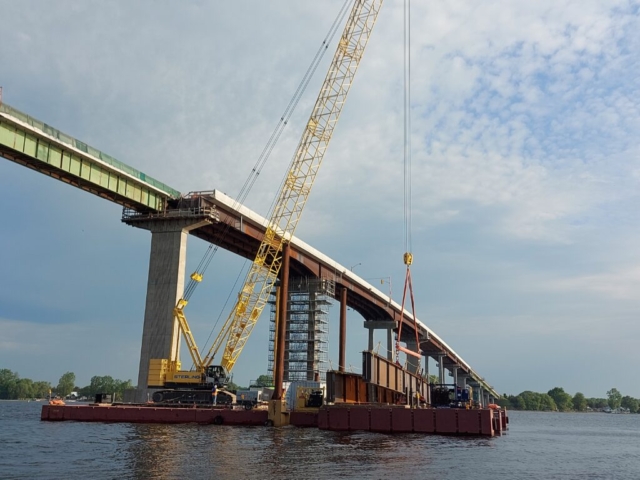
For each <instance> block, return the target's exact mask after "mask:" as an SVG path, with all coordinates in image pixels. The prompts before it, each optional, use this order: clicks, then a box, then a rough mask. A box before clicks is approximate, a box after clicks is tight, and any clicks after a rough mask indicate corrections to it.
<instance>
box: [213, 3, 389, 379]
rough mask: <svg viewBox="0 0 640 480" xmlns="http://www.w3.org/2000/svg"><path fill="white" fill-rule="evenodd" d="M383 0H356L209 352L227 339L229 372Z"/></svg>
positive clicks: (266, 292) (272, 278)
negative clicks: (258, 241) (242, 280)
mask: <svg viewBox="0 0 640 480" xmlns="http://www.w3.org/2000/svg"><path fill="white" fill-rule="evenodd" d="M382 1H383V0H355V1H354V2H353V7H352V9H351V13H350V14H349V18H348V19H347V22H346V25H345V28H344V31H343V34H342V37H341V39H340V42H339V44H338V48H337V49H336V52H335V55H334V57H333V61H332V63H331V66H330V67H329V71H328V72H327V76H326V77H325V81H324V83H323V85H322V87H321V88H320V93H319V94H318V98H317V99H316V103H315V105H314V107H313V110H312V113H311V116H310V118H309V121H308V122H307V125H306V128H305V131H304V133H303V134H302V138H301V139H300V143H299V144H298V148H297V150H296V153H295V155H294V157H293V159H292V162H291V166H290V168H289V170H288V172H287V176H286V178H285V180H284V181H283V183H282V185H281V189H280V192H279V194H278V196H277V201H276V203H275V204H274V208H273V209H272V213H271V215H270V219H269V223H268V225H267V229H266V232H265V235H264V238H263V240H262V243H261V244H260V248H259V249H258V253H257V255H256V258H255V259H254V262H253V265H252V266H251V269H250V270H249V273H248V274H247V278H246V280H245V284H244V286H243V287H242V289H241V291H240V293H239V295H238V300H237V302H236V305H235V306H234V308H233V310H232V312H231V314H230V315H229V317H227V320H226V321H225V324H224V325H223V327H222V328H221V330H220V334H219V335H218V337H217V338H216V339H215V340H214V343H213V345H212V346H211V349H210V350H209V353H208V354H207V356H206V357H205V365H210V363H211V362H212V360H213V358H214V357H215V354H216V352H217V351H218V349H219V348H220V347H221V346H222V344H225V348H224V352H223V356H222V361H221V364H222V367H223V368H225V369H226V370H227V372H230V371H231V369H232V368H233V366H234V365H235V363H236V361H237V359H238V356H239V355H240V353H241V352H242V350H243V348H244V346H245V345H246V342H247V340H248V338H249V336H250V334H251V332H252V330H253V327H254V326H255V324H256V322H257V320H258V318H259V317H260V314H261V313H262V310H263V309H264V307H265V306H266V304H267V300H268V297H269V296H270V295H271V292H272V289H273V287H274V286H275V283H276V280H277V277H278V273H279V272H280V267H281V266H282V250H283V247H284V244H285V243H287V242H289V241H290V239H291V238H292V237H293V234H294V232H295V228H296V226H297V224H298V221H299V220H300V216H301V214H302V210H303V209H304V206H305V205H306V201H307V198H308V196H309V194H310V192H311V188H312V186H313V182H314V181H315V178H316V174H317V172H318V170H319V168H320V165H321V163H322V159H323V158H324V154H325V152H326V149H327V146H328V144H329V141H330V140H331V136H332V134H333V130H334V128H335V125H336V123H337V121H338V118H339V116H340V113H341V112H342V108H343V106H344V103H345V99H346V97H347V94H348V92H349V90H350V88H351V85H352V83H353V78H354V76H355V72H356V70H357V68H358V65H359V63H360V59H361V58H362V54H363V53H364V50H365V47H366V45H367V42H368V40H369V38H370V35H371V31H372V29H373V26H374V24H375V21H376V19H377V16H378V12H379V11H380V7H381V6H382Z"/></svg>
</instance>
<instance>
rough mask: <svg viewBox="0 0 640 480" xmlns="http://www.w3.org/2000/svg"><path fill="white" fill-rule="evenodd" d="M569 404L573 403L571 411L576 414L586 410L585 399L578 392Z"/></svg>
mask: <svg viewBox="0 0 640 480" xmlns="http://www.w3.org/2000/svg"><path fill="white" fill-rule="evenodd" d="M571 403H573V409H574V410H575V411H576V412H584V411H585V410H586V409H587V399H586V398H585V397H584V395H583V394H582V393H580V392H578V393H576V394H575V395H574V396H573V399H572V401H571Z"/></svg>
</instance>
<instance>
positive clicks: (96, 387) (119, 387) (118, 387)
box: [78, 375, 133, 402]
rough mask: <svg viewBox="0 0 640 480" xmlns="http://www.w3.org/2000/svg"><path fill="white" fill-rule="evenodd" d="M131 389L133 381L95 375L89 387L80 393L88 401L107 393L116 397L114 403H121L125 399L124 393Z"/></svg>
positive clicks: (82, 389)
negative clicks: (99, 394) (97, 394)
mask: <svg viewBox="0 0 640 480" xmlns="http://www.w3.org/2000/svg"><path fill="white" fill-rule="evenodd" d="M130 388H133V385H132V384H131V380H127V381H124V380H118V379H117V378H116V379H114V378H113V377H111V376H109V375H105V376H103V377H101V376H98V375H95V376H93V377H91V381H90V383H89V385H87V386H86V387H83V388H81V389H80V391H79V392H78V393H79V394H80V396H81V397H87V398H88V399H93V398H94V397H95V396H96V393H107V394H109V395H115V397H114V398H113V401H114V402H119V401H122V399H123V398H124V392H125V391H126V390H129V389H130Z"/></svg>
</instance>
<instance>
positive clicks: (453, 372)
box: [449, 366, 458, 386]
mask: <svg viewBox="0 0 640 480" xmlns="http://www.w3.org/2000/svg"><path fill="white" fill-rule="evenodd" d="M449 371H450V372H451V378H453V384H454V385H456V386H458V367H457V366H453V367H451V368H450V369H449Z"/></svg>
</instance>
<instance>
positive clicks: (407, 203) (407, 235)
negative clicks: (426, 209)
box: [396, 0, 421, 359]
mask: <svg viewBox="0 0 640 480" xmlns="http://www.w3.org/2000/svg"><path fill="white" fill-rule="evenodd" d="M403 43H404V250H405V253H404V256H403V260H404V264H405V265H406V267H407V268H406V274H405V279H404V290H403V293H402V309H401V310H400V320H399V325H398V335H397V337H396V359H397V358H398V354H399V353H400V352H404V353H406V354H407V355H411V356H414V357H418V358H421V353H420V341H419V336H418V319H417V317H416V309H415V301H414V296H413V284H412V282H411V264H412V263H413V254H412V253H411V0H404V42H403ZM407 291H408V292H409V296H410V299H411V314H412V316H413V323H414V325H413V326H414V330H415V333H416V349H417V352H416V351H413V350H410V349H408V348H405V347H403V346H401V345H400V341H401V339H402V325H403V323H404V305H405V300H406V298H407Z"/></svg>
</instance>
